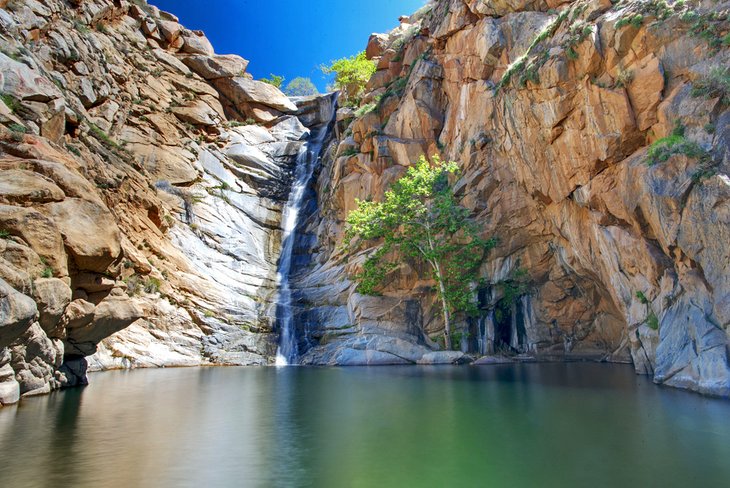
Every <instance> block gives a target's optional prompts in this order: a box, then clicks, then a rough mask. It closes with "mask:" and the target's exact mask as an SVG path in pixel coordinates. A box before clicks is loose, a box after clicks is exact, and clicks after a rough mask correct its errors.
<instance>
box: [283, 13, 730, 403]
mask: <svg viewBox="0 0 730 488" xmlns="http://www.w3.org/2000/svg"><path fill="white" fill-rule="evenodd" d="M727 7H728V4H727V2H725V3H722V2H721V3H720V4H713V5H706V6H703V7H701V8H698V7H696V6H689V5H684V4H679V5H677V6H671V5H670V6H664V4H661V5H659V4H657V3H656V2H645V1H635V2H622V3H620V4H616V5H614V4H612V3H611V2H608V1H601V0H594V1H574V2H552V3H551V2H547V3H545V2H516V3H515V2H508V3H504V2H502V3H500V2H493V1H492V2H471V1H465V0H442V1H438V2H433V3H431V4H430V5H429V6H428V7H427V8H425V9H423V10H422V11H420V12H419V13H418V14H417V15H415V16H412V17H411V18H406V19H403V23H402V24H401V26H400V27H398V28H397V29H396V30H394V31H393V32H391V33H390V34H386V35H374V36H372V37H371V38H370V42H369V44H368V48H367V53H368V56H369V57H370V58H372V59H373V61H374V62H375V63H377V67H378V71H377V72H376V74H375V75H374V76H373V77H372V79H371V80H370V83H369V85H368V89H367V92H368V93H366V94H365V96H364V97H363V101H362V105H365V104H366V103H370V102H371V101H373V100H375V101H376V102H377V103H376V105H375V108H374V109H373V110H371V111H369V112H368V111H365V112H366V113H365V114H363V115H361V116H360V117H354V116H353V114H352V111H345V110H343V111H342V112H341V116H340V117H339V124H340V125H339V127H340V134H339V141H338V144H337V145H333V146H332V147H331V148H330V152H329V158H328V159H327V161H326V162H325V164H324V165H323V167H322V171H321V173H320V174H319V179H318V208H317V209H316V210H314V211H313V214H312V217H311V218H310V219H309V221H308V222H309V223H308V226H307V227H306V229H305V230H304V232H303V234H304V235H306V236H307V237H306V239H305V238H303V239H302V248H303V249H302V250H301V253H302V255H307V254H309V255H310V256H311V260H310V262H309V268H308V269H306V270H302V272H301V273H300V274H299V275H298V280H297V283H296V288H297V290H298V294H299V295H300V303H302V306H301V309H300V311H299V314H300V320H299V323H300V324H301V329H302V330H301V334H300V336H301V337H302V338H303V339H302V346H303V347H305V348H306V347H309V348H310V349H309V352H308V353H307V354H306V355H305V358H304V361H305V362H313V363H326V364H331V363H343V362H347V363H350V362H352V361H353V358H355V359H354V360H355V361H360V360H361V361H362V362H363V363H367V362H369V361H371V359H369V358H370V357H372V358H376V357H377V358H380V357H381V356H378V355H377V354H376V352H382V353H386V354H391V355H392V354H394V355H395V356H398V357H405V359H407V360H409V361H412V359H411V358H408V357H407V356H408V351H410V350H411V349H412V347H414V346H425V347H428V348H437V344H436V341H437V339H438V337H439V335H440V333H441V330H442V327H443V325H442V321H441V318H440V316H439V314H438V308H437V306H436V302H435V289H434V286H433V285H434V284H433V283H432V282H431V281H430V280H429V275H428V274H427V273H426V272H425V270H423V269H419V267H418V266H416V263H411V262H408V261H407V260H406V261H404V262H403V263H402V264H401V265H400V266H399V267H398V269H396V270H394V271H393V272H392V273H391V274H390V275H389V276H388V279H387V284H386V285H385V286H384V287H383V289H382V292H383V296H381V297H363V296H361V295H359V294H358V293H357V290H356V288H355V286H354V285H353V284H352V283H350V282H348V281H346V280H347V279H348V277H351V276H353V275H354V273H355V272H357V270H358V269H359V266H360V264H361V263H362V261H363V259H364V257H365V256H366V255H367V251H364V252H362V253H360V254H357V255H352V256H346V255H344V254H343V252H342V250H341V244H342V239H343V222H344V219H345V217H346V215H347V213H348V212H349V211H350V210H352V209H353V208H354V206H355V199H356V198H359V199H365V198H368V197H371V198H374V199H379V198H381V197H382V196H383V192H384V191H385V190H387V188H388V186H389V185H390V184H391V183H392V182H393V181H394V180H395V179H397V178H398V177H399V176H400V175H402V174H403V173H404V171H405V170H406V168H407V167H408V166H410V165H411V164H413V163H414V162H415V161H416V160H417V158H418V156H420V155H421V154H425V155H428V156H430V155H433V154H439V155H440V156H441V157H442V158H446V159H450V160H455V161H458V162H459V163H460V165H461V168H462V175H461V176H460V178H459V179H458V181H455V182H454V183H455V187H456V189H457V195H459V196H460V197H461V198H462V203H463V204H464V205H465V206H466V207H468V208H469V209H470V210H471V211H472V212H473V215H474V216H475V219H476V221H477V223H478V224H479V226H480V228H481V230H482V233H483V236H484V237H497V238H499V245H498V247H497V248H496V249H495V250H493V251H491V253H490V254H489V256H488V257H487V259H486V260H485V262H484V264H483V266H482V269H481V276H482V277H483V279H484V281H483V285H481V286H480V287H478V289H476V290H475V293H476V294H477V295H478V298H479V308H480V315H479V316H478V317H461V321H460V326H459V329H460V330H459V332H457V335H459V336H460V338H461V340H460V341H459V342H460V344H459V345H458V348H460V349H461V350H462V351H464V352H468V353H472V354H495V353H500V354H506V355H516V354H527V355H529V356H533V357H534V356H538V357H542V358H549V359H557V360H563V359H567V358H576V357H577V358H590V359H596V360H608V361H622V362H624V361H632V362H633V363H634V365H635V366H636V370H637V372H639V373H645V374H649V375H652V376H653V377H654V380H655V381H656V382H658V383H663V384H667V385H671V386H676V387H681V388H688V389H691V390H695V391H698V392H702V393H707V394H714V395H724V396H727V395H728V394H730V364H729V362H728V345H729V337H730V335H729V334H730V329H728V326H729V325H730V313H729V312H730V308H728V304H730V279H729V277H730V254H729V250H728V247H727V245H726V243H727V242H728V238H729V237H730V234H729V233H730V178H729V177H728V169H730V152H729V151H728V143H729V141H730V139H729V138H730V127H729V126H728V122H730V111H728V103H729V101H730V98H729V97H728V95H729V94H730V91H728V90H729V89H730V87H728V85H727V76H728V73H727V71H723V70H727V66H728V61H729V60H730V49H728V47H727V45H726V44H722V43H721V42H720V38H721V37H722V36H723V35H726V34H727V32H728V30H730V23H729V22H730V20H729V19H728V17H727V14H726V13H725V14H723V13H722V12H723V11H724V10H723V9H727ZM717 13H719V14H717ZM632 19H633V21H632ZM703 32H704V33H705V34H703ZM723 77H724V78H723ZM723 80H724V81H723ZM361 112H362V111H361ZM668 136H669V137H671V138H670V139H663V138H665V137H668ZM657 148H658V149H657ZM662 148H665V149H663V150H662ZM657 151H659V152H663V155H662V154H660V155H659V156H658V157H656V156H655V157H652V154H656V153H657ZM514 288H517V289H518V290H520V292H519V295H521V296H519V297H517V298H512V297H511V296H509V294H507V293H506V290H508V289H514ZM383 336H386V337H392V338H398V339H399V340H402V341H404V342H403V343H402V344H400V345H399V346H398V347H397V348H396V349H395V350H394V349H393V343H392V342H391V343H387V342H384V341H383V340H382V337H383ZM370 339H377V340H370ZM353 349H355V350H358V351H364V352H365V353H368V354H370V355H369V356H368V355H367V354H364V353H363V354H360V355H359V356H358V355H354V354H352V353H350V352H348V351H351V350H353ZM357 358H360V359H357ZM429 358H433V356H429V355H426V356H424V358H423V359H422V362H429V361H430V359H429Z"/></svg>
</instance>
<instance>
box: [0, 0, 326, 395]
mask: <svg viewBox="0 0 730 488" xmlns="http://www.w3.org/2000/svg"><path fill="white" fill-rule="evenodd" d="M0 7H3V8H2V9H0V34H1V37H0V49H1V50H2V53H0V81H1V82H2V83H1V85H2V86H0V88H1V90H2V99H3V102H4V103H0V123H2V126H1V127H0V151H1V152H2V154H1V155H0V312H1V313H0V404H2V403H12V402H14V401H17V399H18V397H19V396H20V395H23V396H26V395H34V394H40V393H47V392H48V391H50V390H53V389H56V388H59V387H63V386H73V385H76V384H83V383H85V382H86V374H85V373H86V369H87V363H88V365H89V366H90V368H91V369H108V368H132V367H164V366H191V365H201V364H231V365H244V364H268V363H269V362H270V361H271V360H272V357H273V356H274V354H275V352H276V341H277V336H276V334H274V333H273V332H272V331H273V328H274V312H275V310H274V306H273V305H272V304H271V303H272V301H273V298H274V296H275V293H276V263H277V260H278V255H279V247H280V240H281V235H280V231H279V228H280V219H281V211H282V207H283V205H284V204H285V202H286V199H287V195H288V191H289V185H290V180H291V174H292V170H293V165H294V164H295V161H294V159H295V157H296V155H297V154H298V153H299V151H300V148H301V147H302V145H303V144H305V143H306V139H307V137H308V136H309V132H310V130H309V128H308V127H316V126H319V125H322V124H325V123H327V122H328V121H329V115H328V113H327V110H328V109H330V108H331V105H332V102H331V97H328V96H327V97H320V98H317V97H313V98H310V99H298V100H296V101H295V102H296V103H295V102H294V101H292V100H290V99H289V98H287V97H286V96H284V95H283V94H282V93H281V92H280V91H279V90H278V89H276V88H274V87H273V86H270V85H267V84H265V83H261V82H258V81H253V80H252V79H251V76H250V75H248V74H246V67H247V64H248V62H247V61H246V60H245V59H243V58H241V57H239V56H235V55H216V54H215V53H214V51H213V48H212V47H211V45H210V42H209V41H208V40H207V39H206V37H205V36H204V35H203V34H202V33H201V32H195V31H190V30H187V29H185V28H184V27H183V26H181V25H180V24H179V23H178V20H177V18H175V16H174V15H172V14H169V13H166V12H161V11H159V10H158V9H157V8H155V7H152V6H149V5H147V4H146V3H144V2H127V1H111V0H90V1H86V0H83V1H76V2H65V1H55V0H38V1H10V2H8V1H0ZM114 333H116V334H114ZM112 334H114V335H113V337H111V338H109V336H112ZM106 338H108V339H107V340H106V341H104V342H101V341H102V340H103V339H106ZM89 356H90V357H89ZM87 357H89V359H86V358H87Z"/></svg>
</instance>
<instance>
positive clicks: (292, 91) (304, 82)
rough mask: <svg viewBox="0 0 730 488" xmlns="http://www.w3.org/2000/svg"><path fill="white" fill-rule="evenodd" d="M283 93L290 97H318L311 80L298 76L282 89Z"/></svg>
mask: <svg viewBox="0 0 730 488" xmlns="http://www.w3.org/2000/svg"><path fill="white" fill-rule="evenodd" d="M284 93H286V94H287V95H288V96H290V97H308V96H310V95H319V91H318V90H317V87H316V86H314V83H312V80H310V79H309V78H304V77H302V76H299V77H297V78H294V79H293V80H291V81H290V82H289V84H288V85H286V88H284Z"/></svg>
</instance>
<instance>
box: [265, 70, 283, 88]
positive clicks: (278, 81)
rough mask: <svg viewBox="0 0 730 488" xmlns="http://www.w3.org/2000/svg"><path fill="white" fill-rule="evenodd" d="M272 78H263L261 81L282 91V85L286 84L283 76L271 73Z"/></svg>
mask: <svg viewBox="0 0 730 488" xmlns="http://www.w3.org/2000/svg"><path fill="white" fill-rule="evenodd" d="M270 76H271V77H270V78H261V81H263V82H264V83H268V84H269V85H274V86H275V87H276V88H279V89H281V85H283V84H284V80H285V79H286V78H284V77H283V76H279V75H275V74H274V73H271V75H270Z"/></svg>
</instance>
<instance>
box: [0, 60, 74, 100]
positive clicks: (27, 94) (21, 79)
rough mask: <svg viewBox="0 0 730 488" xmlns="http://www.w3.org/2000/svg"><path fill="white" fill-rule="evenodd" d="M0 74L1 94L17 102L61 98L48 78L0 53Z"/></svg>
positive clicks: (59, 92)
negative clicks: (15, 99) (1, 80)
mask: <svg viewBox="0 0 730 488" xmlns="http://www.w3.org/2000/svg"><path fill="white" fill-rule="evenodd" d="M0 73H1V74H2V79H3V80H4V83H3V86H2V90H3V92H4V93H7V94H10V95H12V96H14V97H15V98H17V99H19V100H24V101H25V100H27V101H31V102H50V101H51V100H53V99H57V98H63V94H62V93H61V91H60V90H59V89H58V88H57V87H56V85H54V84H53V83H51V82H50V81H49V80H48V78H46V77H45V76H43V75H42V74H41V73H39V72H38V71H36V70H34V69H31V68H29V67H28V66H27V65H25V64H23V63H20V62H18V61H15V60H13V59H11V58H9V57H8V56H6V55H5V54H3V53H0Z"/></svg>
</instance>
